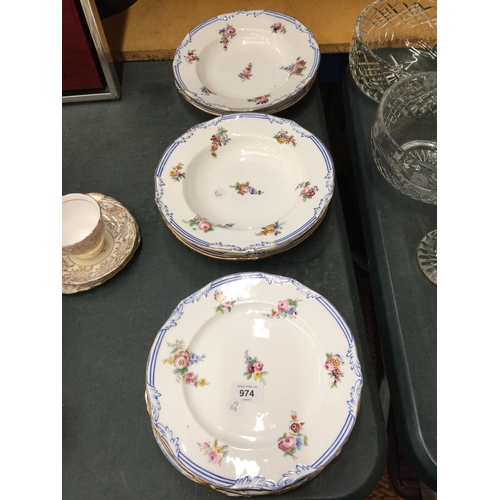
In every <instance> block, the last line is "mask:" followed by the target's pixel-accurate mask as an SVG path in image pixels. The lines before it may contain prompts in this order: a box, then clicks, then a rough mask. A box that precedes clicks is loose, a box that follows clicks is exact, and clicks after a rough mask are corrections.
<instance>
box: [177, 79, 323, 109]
mask: <svg viewBox="0 0 500 500" xmlns="http://www.w3.org/2000/svg"><path fill="white" fill-rule="evenodd" d="M313 83H314V80H311V81H310V82H309V83H308V84H307V85H306V86H305V87H304V88H303V89H302V90H301V91H299V92H297V94H295V95H294V96H293V97H291V98H290V99H288V100H286V101H281V102H280V103H278V104H276V106H273V107H271V108H266V110H265V111H266V113H268V114H276V113H279V112H281V111H283V110H285V109H287V108H289V107H290V106H293V105H294V104H296V103H297V102H299V101H300V100H301V99H302V98H303V97H305V96H306V95H307V93H308V92H309V90H310V89H311V87H312V85H313ZM177 90H179V92H180V94H181V95H182V97H184V99H186V101H188V102H189V103H190V104H192V105H193V106H194V107H195V108H198V109H201V111H205V112H206V113H210V114H211V115H216V116H221V115H224V114H230V113H232V111H223V110H218V109H215V108H209V107H207V106H205V105H203V104H201V103H199V102H196V101H193V100H192V99H191V98H190V97H189V95H186V94H184V92H182V91H181V90H180V89H179V87H177Z"/></svg>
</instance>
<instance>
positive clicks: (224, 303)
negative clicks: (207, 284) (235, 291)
mask: <svg viewBox="0 0 500 500" xmlns="http://www.w3.org/2000/svg"><path fill="white" fill-rule="evenodd" d="M214 299H215V301H216V302H217V307H216V308H215V312H220V313H222V314H224V311H227V312H231V308H232V307H233V305H234V303H235V302H236V301H237V300H238V299H230V298H228V297H226V294H225V293H224V291H223V290H222V289H221V288H217V289H216V290H215V291H214Z"/></svg>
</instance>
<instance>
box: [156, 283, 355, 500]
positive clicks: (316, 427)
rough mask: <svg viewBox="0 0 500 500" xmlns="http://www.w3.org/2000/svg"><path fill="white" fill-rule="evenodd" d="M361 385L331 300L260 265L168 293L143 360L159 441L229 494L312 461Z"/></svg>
mask: <svg viewBox="0 0 500 500" xmlns="http://www.w3.org/2000/svg"><path fill="white" fill-rule="evenodd" d="M362 385H363V378H362V374H361V368H360V364H359V360H358V356H357V350H356V345H355V341H354V337H353V335H352V333H351V331H350V329H349V327H348V325H347V324H346V323H345V321H344V319H343V318H342V316H341V315H340V314H339V312H338V311H337V309H336V308H335V307H334V306H333V305H332V304H331V303H330V302H329V301H328V300H327V299H325V298H324V297H322V296H321V295H320V294H318V293H316V292H314V291H313V290H311V289H309V288H308V287H306V286H304V285H302V284H301V283H299V282H297V281H295V280H293V279H291V278H286V277H282V276H275V275H269V274H263V273H241V274H233V275H229V276H225V277H223V278H220V279H218V280H216V281H214V282H212V283H210V284H208V285H207V286H205V287H204V288H203V289H201V290H198V291H197V292H195V293H193V294H192V295H191V296H189V297H188V298H186V299H184V300H183V301H182V302H181V303H179V305H178V306H177V308H176V309H175V310H174V311H173V313H172V314H171V316H170V317H169V318H168V320H167V321H166V323H165V324H164V325H163V327H162V328H161V330H160V331H159V332H158V334H157V336H156V338H155V340H154V343H153V345H152V348H151V351H150V354H149V357H148V361H147V367H146V396H147V401H148V405H149V408H148V411H149V414H150V417H151V422H152V425H153V429H154V431H155V432H156V433H157V434H158V436H160V437H161V441H162V446H161V448H162V449H163V451H164V453H165V454H167V455H168V458H169V460H170V459H173V460H175V462H176V464H177V465H178V467H177V468H182V469H184V471H186V472H187V474H186V475H187V476H188V477H190V476H192V477H191V479H193V480H196V481H197V482H204V483H206V484H207V485H212V486H214V487H217V488H219V489H223V490H226V491H227V492H228V493H235V494H238V492H240V493H241V492H243V491H245V492H247V493H249V494H258V493H259V492H260V493H262V492H276V493H279V492H282V490H283V489H288V488H291V487H293V486H297V485H298V484H302V482H303V481H305V480H307V479H309V478H311V477H314V476H315V475H316V474H318V473H319V472H321V470H322V469H323V468H324V467H325V466H326V465H327V464H328V463H329V462H330V461H331V460H332V459H333V458H335V457H336V456H337V455H338V453H340V451H341V449H342V447H343V445H344V444H345V442H346V441H347V439H348V437H349V435H350V432H351V431H352V428H353V426H354V424H355V421H356V418H357V413H358V406H359V401H360V396H361V390H362ZM171 461H172V460H171Z"/></svg>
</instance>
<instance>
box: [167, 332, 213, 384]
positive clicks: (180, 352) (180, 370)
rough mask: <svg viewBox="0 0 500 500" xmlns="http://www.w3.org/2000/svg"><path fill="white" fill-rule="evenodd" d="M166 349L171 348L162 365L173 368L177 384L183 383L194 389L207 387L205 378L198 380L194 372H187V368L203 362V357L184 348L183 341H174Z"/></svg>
mask: <svg viewBox="0 0 500 500" xmlns="http://www.w3.org/2000/svg"><path fill="white" fill-rule="evenodd" d="M167 346H168V347H172V350H171V351H170V356H169V357H168V358H166V359H163V360H162V363H163V364H169V365H172V366H173V367H174V371H173V373H174V375H175V376H176V381H177V382H179V383H180V382H181V381H182V382H184V383H185V384H187V385H194V386H195V387H198V386H199V387H203V386H205V385H208V382H207V380H206V379H205V378H203V377H202V378H198V375H196V374H195V373H194V372H192V371H189V369H188V367H189V366H193V365H195V364H197V363H199V362H201V361H204V359H205V355H204V354H203V355H202V356H198V355H196V354H194V353H193V352H191V351H190V350H189V349H186V348H185V347H184V341H183V340H176V341H175V343H174V344H171V343H168V342H167Z"/></svg>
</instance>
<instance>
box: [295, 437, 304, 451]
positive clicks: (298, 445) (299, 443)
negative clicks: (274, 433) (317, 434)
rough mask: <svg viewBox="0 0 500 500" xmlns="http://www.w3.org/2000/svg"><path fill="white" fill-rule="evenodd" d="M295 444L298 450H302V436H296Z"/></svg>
mask: <svg viewBox="0 0 500 500" xmlns="http://www.w3.org/2000/svg"><path fill="white" fill-rule="evenodd" d="M295 446H296V447H297V450H300V449H301V448H302V438H301V437H297V438H295Z"/></svg>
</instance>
